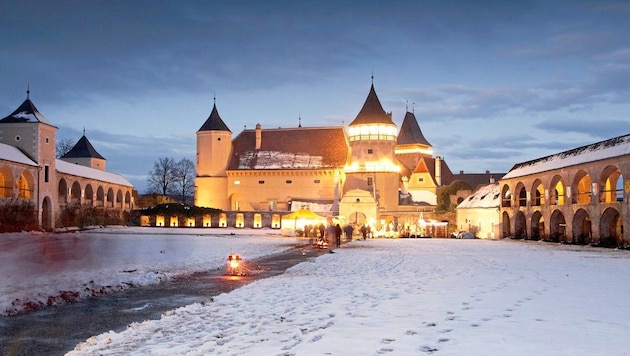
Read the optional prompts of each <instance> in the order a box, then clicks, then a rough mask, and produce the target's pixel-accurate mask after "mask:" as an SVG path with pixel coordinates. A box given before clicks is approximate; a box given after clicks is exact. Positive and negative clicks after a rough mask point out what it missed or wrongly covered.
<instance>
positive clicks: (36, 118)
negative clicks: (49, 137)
mask: <svg viewBox="0 0 630 356" xmlns="http://www.w3.org/2000/svg"><path fill="white" fill-rule="evenodd" d="M0 122H4V123H15V122H41V123H44V124H48V125H50V121H48V119H46V118H45V117H44V115H42V114H41V113H40V112H39V110H37V108H36V107H35V104H33V102H32V101H31V99H29V98H27V99H26V100H24V102H23V103H22V105H20V106H19V107H18V108H17V109H15V111H13V112H12V113H11V114H10V115H9V116H7V117H5V118H4V119H2V120H0Z"/></svg>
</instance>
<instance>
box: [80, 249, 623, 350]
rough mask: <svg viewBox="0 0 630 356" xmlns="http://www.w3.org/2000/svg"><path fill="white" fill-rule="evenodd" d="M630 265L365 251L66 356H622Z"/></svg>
mask: <svg viewBox="0 0 630 356" xmlns="http://www.w3.org/2000/svg"><path fill="white" fill-rule="evenodd" d="M629 263H630V254H629V253H628V251H623V250H606V249H596V248H592V247H581V246H566V245H558V244H549V243H542V242H516V241H486V240H450V239H449V240H447V239H388V240H385V239H383V240H379V239H376V240H368V241H355V242H353V243H350V244H347V245H344V246H343V247H342V248H340V249H336V250H335V253H334V254H325V255H322V256H320V257H318V258H317V259H314V260H311V261H309V262H305V263H302V264H300V265H297V266H295V267H293V268H291V269H289V270H288V271H287V272H286V273H284V274H283V275H281V276H277V277H272V278H268V279H263V280H259V281H256V282H253V283H251V284H248V285H246V286H244V287H242V288H239V289H237V290H234V291H232V292H230V293H227V294H222V295H219V296H217V297H215V298H213V299H212V300H208V301H207V302H205V303H201V304H193V305H190V306H187V307H184V308H180V309H177V310H174V311H171V312H168V313H166V314H165V315H163V317H162V319H161V320H153V321H145V322H143V323H136V324H132V325H130V326H129V327H128V328H127V329H126V330H125V331H122V332H119V333H114V332H109V333H104V334H101V335H97V336H94V337H91V338H89V339H88V340H86V341H85V342H83V343H81V344H79V345H77V346H76V348H75V350H73V351H71V352H69V353H68V355H119V354H132V355H133V354H143V355H144V354H148V355H175V354H176V355H209V354H213V355H241V354H245V355H379V354H393V355H418V354H430V353H437V354H440V355H489V354H490V355H516V354H521V355H541V354H544V355H596V354H599V355H623V354H628V353H629V352H630V350H629V348H628V342H627V335H628V334H629V333H630V319H629V318H628V312H629V311H630V308H629V307H628V305H629V303H628V298H629V296H630V273H628V267H629Z"/></svg>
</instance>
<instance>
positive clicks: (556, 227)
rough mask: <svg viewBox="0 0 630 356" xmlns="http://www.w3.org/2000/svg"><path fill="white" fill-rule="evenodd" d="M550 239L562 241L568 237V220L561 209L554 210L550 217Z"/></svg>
mask: <svg viewBox="0 0 630 356" xmlns="http://www.w3.org/2000/svg"><path fill="white" fill-rule="evenodd" d="M549 220H550V221H549V241H553V242H560V241H564V240H565V238H566V227H567V222H566V220H565V219H564V214H562V212H561V211H560V210H554V211H553V213H551V219H549Z"/></svg>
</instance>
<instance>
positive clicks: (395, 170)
mask: <svg viewBox="0 0 630 356" xmlns="http://www.w3.org/2000/svg"><path fill="white" fill-rule="evenodd" d="M455 178H456V176H455V175H453V173H452V172H451V170H450V169H449V167H448V165H447V164H446V162H445V161H444V160H443V159H441V158H440V156H433V148H432V146H431V144H430V143H429V141H428V140H427V139H426V138H425V137H424V135H423V134H422V131H421V129H420V126H419V125H418V121H417V120H416V117H415V115H414V113H413V112H407V113H406V114H405V117H404V119H403V122H402V125H401V127H400V130H398V127H397V125H396V124H395V123H394V122H393V120H392V115H391V113H387V112H385V110H384V109H383V107H382V105H381V102H380V100H379V98H378V96H377V94H376V91H375V89H374V85H373V84H372V86H371V87H370V91H369V93H368V96H367V98H366V100H365V103H364V104H363V107H362V108H361V110H360V111H359V113H358V114H357V116H356V117H355V118H354V120H353V121H352V122H351V123H350V124H349V125H348V127H347V128H346V127H343V126H327V127H302V126H301V125H299V126H298V127H290V128H273V129H263V127H262V125H260V124H257V125H256V127H255V129H253V130H252V129H245V130H243V131H242V132H241V133H239V134H238V135H237V136H236V137H234V138H232V132H231V130H230V129H229V128H228V126H227V125H226V124H225V122H224V121H223V120H222V118H221V117H220V115H219V112H218V110H217V107H216V102H215V103H214V106H213V108H212V112H211V113H210V116H209V117H208V118H207V120H206V121H205V122H204V123H203V125H202V126H201V127H200V129H199V130H198V131H197V154H196V179H195V205H197V206H203V207H213V208H218V209H222V210H224V211H232V212H248V213H252V212H253V213H254V215H260V214H269V213H270V212H271V213H273V212H276V213H282V212H288V211H295V210H298V209H300V208H309V209H310V210H312V211H315V212H318V213H320V214H322V215H325V216H330V217H341V218H343V219H344V220H345V221H344V222H345V223H348V224H354V225H362V224H365V223H368V224H370V225H372V226H379V227H382V226H385V225H390V226H391V225H395V226H397V227H400V226H409V225H411V224H415V223H417V222H418V219H419V218H420V217H421V215H422V214H424V217H425V218H428V217H429V216H430V215H431V214H432V213H433V211H434V208H435V206H436V204H437V189H438V188H439V187H440V186H442V185H448V184H449V183H451V182H452V181H453V180H454V179H455ZM244 224H245V225H249V226H254V227H255V225H252V223H251V222H250V223H248V222H246V221H245V222H244ZM263 225H264V224H263Z"/></svg>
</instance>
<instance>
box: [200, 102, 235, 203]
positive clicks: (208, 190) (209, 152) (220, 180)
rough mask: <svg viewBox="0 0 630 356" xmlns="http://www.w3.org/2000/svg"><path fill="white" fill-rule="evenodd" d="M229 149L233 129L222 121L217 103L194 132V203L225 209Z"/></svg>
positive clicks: (230, 149) (230, 147) (230, 150)
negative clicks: (195, 151) (195, 153)
mask: <svg viewBox="0 0 630 356" xmlns="http://www.w3.org/2000/svg"><path fill="white" fill-rule="evenodd" d="M231 152H232V131H230V129H229V128H228V126H227V125H226V124H225V122H223V120H222V119H221V116H219V112H218V110H217V105H216V102H215V103H214V105H213V107H212V112H211V113H210V116H209V117H208V119H206V121H205V122H204V124H203V125H202V126H201V128H200V129H199V131H197V160H196V172H197V174H196V178H195V205H198V206H205V207H212V208H218V209H228V208H229V204H228V200H227V197H226V193H225V192H226V191H227V176H226V173H225V171H226V168H227V165H228V162H229V160H230V154H231Z"/></svg>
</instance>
